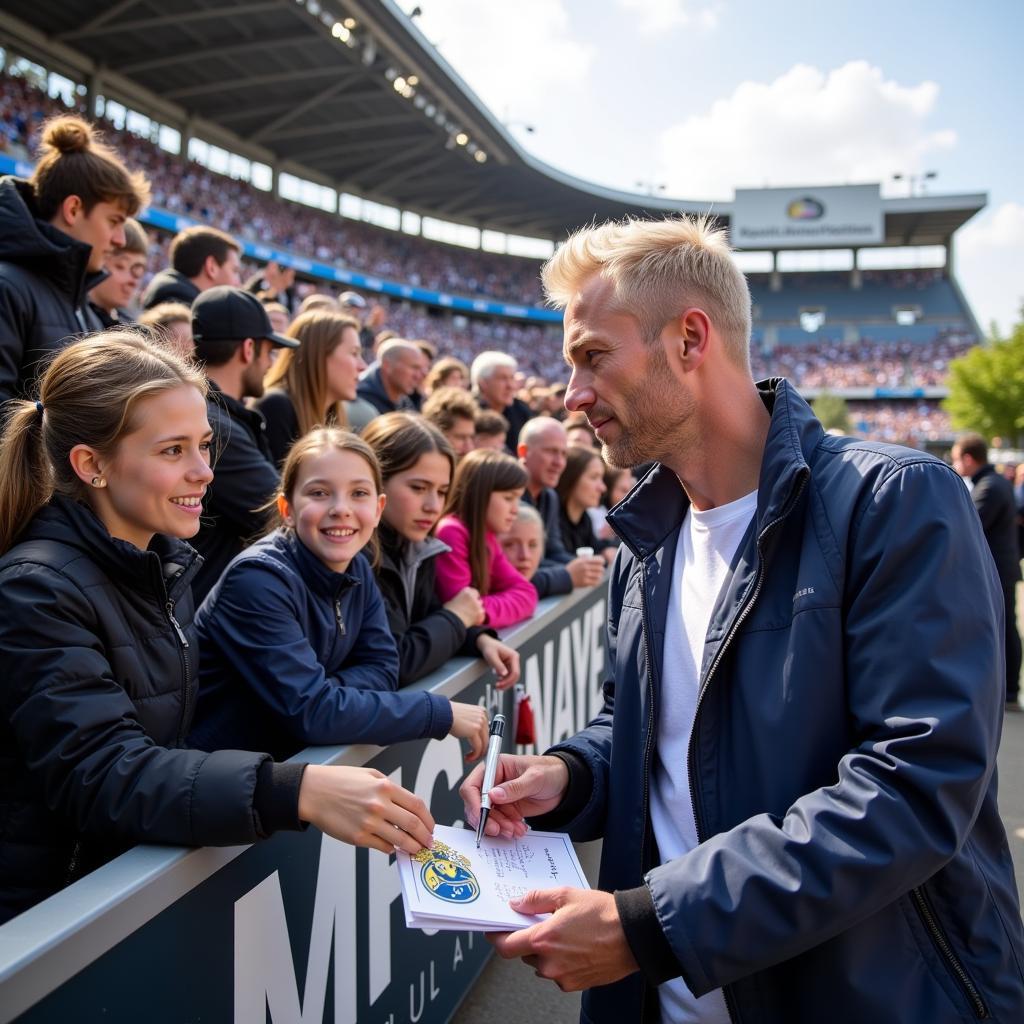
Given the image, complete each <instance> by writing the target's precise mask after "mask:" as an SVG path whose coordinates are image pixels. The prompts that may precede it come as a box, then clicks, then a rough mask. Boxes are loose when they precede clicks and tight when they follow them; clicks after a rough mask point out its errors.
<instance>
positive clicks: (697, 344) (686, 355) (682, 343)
mask: <svg viewBox="0 0 1024 1024" xmlns="http://www.w3.org/2000/svg"><path fill="white" fill-rule="evenodd" d="M660 340H661V343H662V344H663V345H664V346H665V354H666V356H667V358H668V362H669V365H670V366H672V367H674V368H675V367H678V369H679V370H680V371H682V372H683V373H689V372H691V371H692V370H696V369H697V367H699V366H700V365H701V364H702V363H703V362H704V360H705V358H706V357H707V354H708V346H709V342H710V340H711V321H710V319H709V318H708V315H707V313H705V312H704V310H702V309H700V308H698V307H697V306H691V307H689V308H688V309H684V310H683V311H682V313H680V314H679V316H677V317H674V318H673V319H672V320H670V321H669V322H668V323H667V324H666V325H665V326H664V328H663V329H662V332H661V339H660Z"/></svg>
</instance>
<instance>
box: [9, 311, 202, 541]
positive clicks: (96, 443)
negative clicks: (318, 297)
mask: <svg viewBox="0 0 1024 1024" xmlns="http://www.w3.org/2000/svg"><path fill="white" fill-rule="evenodd" d="M182 385H188V386H190V387H194V388H196V390H197V391H199V392H200V393H201V394H203V395H205V394H206V380H205V379H204V378H203V375H202V374H201V373H200V372H199V370H198V369H196V367H195V366H193V365H192V364H191V363H188V362H186V361H185V360H183V359H181V358H180V357H178V356H177V355H175V354H174V353H172V352H170V351H168V350H167V349H165V348H162V347H160V346H158V345H154V344H153V343H152V342H150V341H148V340H146V338H145V337H144V336H143V335H141V334H139V333H138V332H136V331H132V330H130V329H119V330H116V331H106V332H104V333H103V334H95V335H93V336H92V337H91V338H86V339H84V340H83V341H77V342H75V343H74V344H72V345H69V346H68V347H67V348H66V349H64V350H63V351H61V352H58V353H57V355H56V357H55V358H54V360H53V361H52V362H51V363H50V365H49V367H48V368H47V370H46V372H45V373H44V374H43V378H42V381H41V382H40V385H39V399H40V401H39V403H38V405H37V403H36V402H30V401H13V400H12V401H11V402H8V403H7V407H6V410H5V411H6V412H7V425H6V427H5V428H4V432H3V437H2V439H0V480H2V481H3V489H2V490H0V554H2V553H3V552H6V551H8V550H9V549H10V548H11V546H12V545H13V544H14V543H15V542H16V541H17V539H18V535H19V534H20V533H21V531H22V530H23V529H24V527H25V526H26V525H27V524H28V522H29V520H30V519H31V518H32V517H33V516H34V515H35V514H36V513H37V512H38V511H39V510H40V509H41V508H42V507H43V505H45V504H46V503H47V502H48V501H49V500H50V498H51V497H52V496H53V495H54V494H55V493H56V494H62V495H65V496H66V497H69V498H77V499H83V498H85V496H86V494H87V493H88V490H89V488H88V487H87V486H86V485H85V484H83V483H82V481H81V480H80V479H79V478H78V476H77V475H76V473H75V472H74V470H73V469H72V468H71V449H72V448H74V447H75V446H76V445H79V444H85V445H88V446H89V447H90V448H94V449H96V451H98V452H99V453H100V454H101V455H104V456H106V457H108V458H109V457H110V456H111V455H113V453H114V451H115V450H116V448H117V444H118V442H119V441H120V440H121V438H122V437H124V436H125V435H126V434H130V433H131V432H132V431H133V430H135V429H137V426H138V423H137V417H136V416H135V409H136V406H137V405H138V403H139V402H140V401H141V400H142V399H144V398H149V397H151V396H153V395H158V394H161V393H162V392H164V391H170V390H172V389H173V388H177V387H181V386H182ZM39 405H41V406H42V408H41V409H40V408H39Z"/></svg>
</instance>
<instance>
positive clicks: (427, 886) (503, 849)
mask: <svg viewBox="0 0 1024 1024" xmlns="http://www.w3.org/2000/svg"><path fill="white" fill-rule="evenodd" d="M397 860H398V872H399V876H400V877H401V880H402V900H403V902H404V904H405V923H406V924H407V925H408V926H409V927H410V928H429V929H436V930H438V931H489V932H491V931H516V930H517V929H519V928H528V927H529V926H530V925H532V924H536V923H537V922H538V921H542V920H544V918H545V917H547V916H548V915H547V914H542V915H529V914H517V913H516V912H515V911H514V910H512V908H511V907H509V905H508V901H509V900H511V899H515V898H516V897H518V896H525V895H526V893H528V892H529V891H530V890H531V889H553V888H556V887H557V886H561V885H568V886H572V887H574V888H579V889H589V888H590V886H589V884H588V882H587V880H586V877H585V876H584V874H583V870H582V869H581V868H580V862H579V861H578V860H577V859H576V851H575V850H574V849H573V847H572V841H571V840H570V839H569V837H568V836H567V835H566V834H565V833H563V832H527V833H526V835H525V836H523V837H522V838H521V839H492V838H491V837H489V836H485V837H484V840H483V842H482V843H481V844H480V849H479V850H478V849H477V847H476V835H475V833H474V832H471V831H469V830H468V829H461V828H451V827H450V826H447V825H438V826H437V827H436V828H435V829H434V847H433V849H432V850H421V851H420V852H419V853H418V854H416V855H415V856H410V855H409V854H408V853H405V852H403V851H401V850H399V851H398V852H397Z"/></svg>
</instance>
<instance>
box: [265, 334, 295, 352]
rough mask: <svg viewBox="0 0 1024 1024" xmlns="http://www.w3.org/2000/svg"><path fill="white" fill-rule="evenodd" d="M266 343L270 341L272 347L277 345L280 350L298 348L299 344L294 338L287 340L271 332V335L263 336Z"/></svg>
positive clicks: (281, 335)
mask: <svg viewBox="0 0 1024 1024" xmlns="http://www.w3.org/2000/svg"><path fill="white" fill-rule="evenodd" d="M263 340H264V341H269V342H270V343H271V344H272V345H277V346H279V347H280V348H298V347H299V342H297V341H296V340H295V339H294V338H286V337H285V336H284V335H283V334H275V333H274V332H273V331H271V332H270V333H269V334H264V335H263Z"/></svg>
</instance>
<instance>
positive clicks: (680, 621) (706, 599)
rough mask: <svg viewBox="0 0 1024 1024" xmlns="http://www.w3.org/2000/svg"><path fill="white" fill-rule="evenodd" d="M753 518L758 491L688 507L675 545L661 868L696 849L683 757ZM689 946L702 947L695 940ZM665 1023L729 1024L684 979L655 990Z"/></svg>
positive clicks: (717, 995)
mask: <svg viewBox="0 0 1024 1024" xmlns="http://www.w3.org/2000/svg"><path fill="white" fill-rule="evenodd" d="M756 511H757V491H753V492H751V493H750V494H748V495H746V496H745V497H742V498H739V499H738V500H737V501H731V502H729V504H728V505H720V506H719V507H718V508H712V509H708V510H707V511H706V512H699V511H697V510H696V509H695V508H693V507H692V506H691V507H690V510H689V512H687V514H686V518H685V519H684V520H683V525H682V529H681V530H680V531H679V543H678V545H677V546H676V557H675V564H674V565H673V568H672V584H671V588H670V590H669V610H668V621H667V622H666V623H665V650H664V656H663V659H662V661H663V665H664V668H663V671H662V675H661V694H660V699H659V718H658V741H657V747H656V750H655V758H654V764H653V769H654V778H653V780H652V785H651V823H652V825H653V827H654V836H655V838H656V839H657V841H658V850H659V852H660V854H661V862H662V863H663V864H664V863H667V862H668V861H670V860H673V859H674V858H676V857H681V856H682V855H683V854H684V853H688V852H689V851H690V850H692V849H694V848H695V847H696V846H697V826H696V823H695V821H694V817H693V803H692V801H691V799H690V776H689V769H688V766H687V759H686V755H687V751H688V749H689V744H690V733H691V731H692V729H693V716H694V712H695V711H696V707H697V694H698V691H699V686H700V666H701V661H702V660H703V657H704V640H705V638H706V636H707V632H708V625H709V624H710V622H711V613H712V611H714V607H715V603H716V602H717V600H718V595H719V592H720V591H721V589H722V584H723V583H724V582H725V580H726V578H727V577H728V576H729V566H730V564H731V562H732V560H733V558H734V556H735V555H736V551H737V549H738V548H739V545H740V541H741V540H742V539H743V535H744V533H746V531H747V527H748V526H749V525H750V521H751V519H752V518H753V516H754V513H755V512H756ZM694 941H696V942H700V936H699V935H698V936H695V937H694ZM658 996H659V998H660V1000H661V1019H662V1021H664V1022H665V1024H729V1013H728V1011H727V1010H726V1006H725V997H724V996H723V995H722V990H721V989H716V990H715V991H714V992H709V993H707V995H704V996H702V997H701V998H700V999H697V998H696V997H695V996H694V995H693V993H691V992H690V990H689V988H688V987H687V985H686V982H684V981H683V980H682V978H676V979H674V980H673V981H669V982H666V983H665V984H664V985H661V986H660V987H659V988H658Z"/></svg>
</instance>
